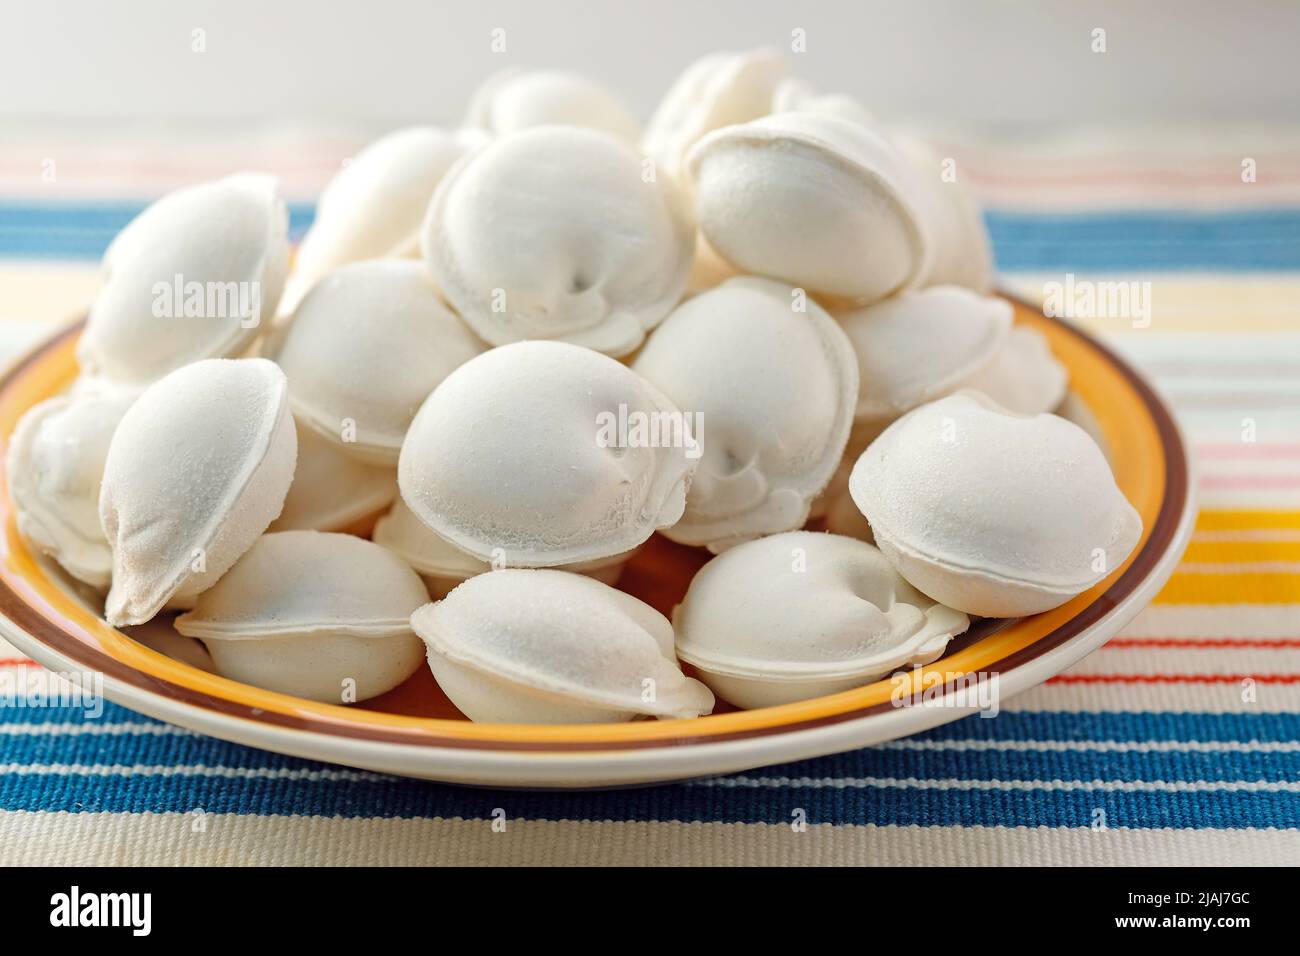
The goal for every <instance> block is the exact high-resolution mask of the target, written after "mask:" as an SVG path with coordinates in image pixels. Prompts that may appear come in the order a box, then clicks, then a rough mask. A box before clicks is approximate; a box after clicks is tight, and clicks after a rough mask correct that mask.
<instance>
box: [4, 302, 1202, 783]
mask: <svg viewBox="0 0 1300 956" xmlns="http://www.w3.org/2000/svg"><path fill="white" fill-rule="evenodd" d="M1016 320H1017V322H1021V323H1024V324H1026V325H1029V326H1032V327H1034V328H1037V329H1039V330H1041V331H1042V332H1043V333H1044V334H1045V335H1046V336H1047V337H1048V339H1049V341H1050V343H1051V346H1052V349H1053V351H1054V352H1055V354H1056V356H1057V357H1058V358H1059V359H1060V360H1061V361H1062V362H1063V363H1064V364H1065V365H1066V366H1067V367H1068V369H1069V372H1070V379H1071V389H1072V391H1071V398H1070V407H1071V408H1072V409H1073V410H1072V411H1071V412H1070V414H1071V416H1072V417H1074V418H1075V419H1076V420H1078V421H1080V422H1081V424H1084V425H1085V426H1086V427H1089V428H1090V429H1091V430H1093V431H1094V434H1097V435H1098V437H1099V438H1100V439H1101V441H1102V444H1103V447H1105V448H1106V449H1107V452H1108V454H1109V455H1110V458H1111V462H1112V465H1113V467H1114V470H1115V477H1116V480H1117V481H1118V482H1119V486H1120V488H1122V489H1123V491H1124V493H1125V495H1127V496H1128V499H1129V501H1131V502H1132V503H1133V505H1134V506H1135V507H1136V508H1137V510H1138V512H1139V513H1140V514H1141V515H1142V520H1143V524H1144V528H1145V530H1144V533H1143V539H1142V541H1141V543H1140V545H1139V547H1138V548H1137V549H1135V551H1134V553H1133V555H1132V556H1131V558H1130V559H1129V561H1128V562H1127V563H1126V564H1124V565H1123V566H1122V567H1120V568H1118V569H1117V570H1116V571H1115V572H1114V573H1113V574H1111V575H1110V577H1108V578H1106V580H1104V581H1103V582H1101V583H1100V584H1098V585H1097V586H1096V587H1094V588H1092V589H1091V590H1090V591H1087V592H1086V593H1084V594H1081V595H1079V596H1078V597H1077V598H1075V599H1074V600H1072V601H1070V602H1069V603H1068V604H1066V605H1064V606H1062V607H1060V608H1057V609H1056V610H1053V611H1049V612H1046V613H1044V614H1039V615H1035V616H1033V617H1027V618H1020V619H1017V620H1010V621H982V622H976V624H975V626H973V627H972V628H971V630H970V631H969V632H968V633H967V634H964V635H962V636H961V637H960V638H958V639H957V640H954V641H953V642H952V643H951V644H950V645H949V646H948V650H947V653H946V654H945V655H944V657H943V658H942V659H940V660H939V661H936V662H935V663H933V664H931V665H929V666H927V667H925V668H922V669H920V670H916V671H911V672H908V673H906V674H901V675H895V677H893V678H891V679H887V680H882V681H878V682H876V683H874V684H870V685H868V686H865V687H860V688H857V689H856V690H851V691H846V692H844V693H840V694H834V695H831V696H828V697H820V698H817V699H815V700H808V701H803V702H801V703H797V704H789V705H785V706H781V707H770V708H764V709H761V710H750V711H738V710H735V709H732V708H728V707H726V706H725V705H723V706H721V707H720V708H719V712H718V713H715V714H713V715H711V716H708V717H703V718H700V719H698V720H689V721H688V720H668V721H636V722H631V723H623V724H588V725H576V726H569V725H558V726H525V725H512V724H475V723H471V722H470V721H468V720H465V719H464V718H463V717H462V716H461V715H460V714H459V713H458V712H457V711H456V709H455V708H454V707H453V706H452V705H451V703H450V702H449V701H448V700H447V698H446V697H445V696H444V695H443V694H442V693H441V692H440V691H439V689H438V687H437V685H436V684H435V683H434V681H433V678H432V677H431V676H430V675H429V673H428V671H427V669H422V670H421V672H420V673H419V674H417V675H416V676H415V677H413V678H411V680H409V681H408V682H407V683H406V684H404V685H403V686H401V687H399V688H398V689H396V690H395V691H392V692H391V693H389V694H386V695H384V696H383V697H379V698H376V699H374V700H370V701H366V702H365V703H363V704H361V705H357V706H353V707H343V706H334V705H329V704H318V703H313V702H310V701H305V700H300V699H298V698H294V697H288V696H285V695H282V694H275V693H271V692H269V691H265V690H260V689H258V688H255V687H250V686H248V685H246V684H240V683H236V682H234V681H230V680H226V679H224V678H222V677H218V676H216V675H215V674H212V673H210V672H208V671H206V670H204V669H203V667H204V658H205V655H204V653H203V651H202V648H201V646H200V645H198V644H197V643H195V642H190V641H188V639H183V638H179V636H176V635H174V632H172V631H171V629H170V626H169V624H168V623H167V622H166V621H163V622H155V623H154V625H152V626H150V627H146V628H143V629H141V628H134V629H130V631H131V633H130V635H128V633H127V632H124V631H120V630H115V629H114V628H112V627H110V626H109V625H108V624H107V623H105V622H104V621H103V620H102V619H100V617H99V616H98V613H97V610H96V608H95V604H94V599H93V596H91V598H90V599H89V600H88V599H87V598H86V597H85V596H84V595H82V594H80V593H79V592H78V590H77V589H76V588H75V587H73V586H72V585H71V584H70V582H69V580H68V579H67V578H66V577H64V576H62V574H61V573H60V572H59V570H58V569H57V567H55V566H53V565H52V564H51V563H50V562H48V561H46V560H45V559H43V558H41V557H40V556H37V555H34V554H33V553H32V552H30V551H29V550H28V549H27V548H26V546H25V545H24V544H23V542H22V540H21V539H20V538H19V536H18V532H17V528H16V524H15V520H14V513H13V505H12V502H11V501H10V500H9V497H8V492H7V488H8V483H7V481H6V482H0V488H3V489H6V490H3V491H0V509H2V512H3V513H2V514H0V526H2V529H3V533H2V534H0V615H3V617H0V633H2V634H3V636H4V637H5V639H7V640H9V641H10V642H11V643H13V644H15V645H16V646H17V647H18V648H20V649H21V650H22V651H24V652H25V653H27V654H28V655H30V656H31V657H33V658H34V659H36V660H37V661H39V662H40V663H42V664H44V665H45V666H46V667H48V668H50V669H51V670H54V671H64V672H88V671H93V672H99V673H102V675H103V688H104V693H105V695H106V696H107V697H108V698H109V699H111V700H113V701H115V702H117V703H120V704H122V705H124V706H126V707H129V708H131V709H133V710H136V711H140V712H142V713H145V714H149V715H152V716H154V717H158V718H161V719H163V720H167V721H171V722H172V723H176V724H180V725H182V726H184V727H189V728H191V729H194V730H197V731H201V732H203V733H207V734H211V735H213V736H216V737H221V738H224V739H227V740H232V741H236V742H238V743H242V744H249V745H251V746H254V747H262V748H264V749H267V750H274V751H279V752H281V753H286V754H293V755H297V756H302V757H312V758H316V759H318V760H325V761H331V762H334V763H339V764H346V765H349V766H353V767H363V768H368V769H372V770H378V771H384V772H389V773H396V774H403V775H407V776H414V777H425V778H429V779H434V780H444V781H453V782H458V783H469V784H482V785H498V786H526V787H596V786H620V785H631V784H642V783H650V782H655V781H664V780H673V779H679V778H684V777H692V776H698V775H702V774H715V773H724V772H729V771H736V770H744V769H750V768H753V767H758V766H763V765H766V764H772V763H777V762H783V761H788V760H796V759H802V758H806V757H813V756H819V755H822V754H827V753H833V752H836V751H841V750H847V749H851V748H855V747H861V746H865V745H868V744H873V743H878V742H880V741H885V740H890V739H893V738H896V737H902V736H905V735H907V734H912V733H916V732H917V731H920V730H924V729H925V728H927V727H932V726H935V725H937V724H941V723H944V722H946V721H950V720H955V719H956V718H958V717H961V716H964V715H966V714H968V713H971V712H973V711H974V710H976V709H978V707H979V703H980V701H979V699H977V696H976V695H975V694H974V693H971V692H970V688H971V686H972V684H971V679H972V678H973V677H979V678H980V679H983V680H984V681H985V684H984V685H983V686H984V688H985V689H986V690H989V689H992V690H994V691H995V692H996V693H997V694H998V695H999V699H1005V698H1006V697H1009V696H1010V695H1012V694H1015V693H1018V692H1020V691H1022V690H1025V689H1026V688H1028V687H1032V686H1034V685H1035V684H1038V683H1041V682H1042V681H1044V680H1046V679H1047V678H1049V677H1051V676H1052V675H1054V674H1056V673H1058V672H1059V671H1061V670H1062V669H1064V668H1065V667H1067V666H1068V665H1070V664H1071V663H1073V662H1074V661H1076V660H1078V659H1079V658H1081V657H1083V656H1084V655H1085V654H1087V653H1088V652H1089V651H1091V650H1093V649H1094V648H1096V647H1097V646H1099V645H1100V644H1102V643H1104V642H1105V641H1106V640H1107V639H1108V638H1110V637H1111V636H1113V635H1114V634H1115V633H1116V632H1117V631H1118V630H1119V629H1120V628H1121V627H1123V626H1124V624H1126V623H1127V622H1128V621H1129V620H1130V619H1131V618H1132V617H1133V616H1134V615H1135V614H1136V613H1137V612H1138V611H1139V610H1140V609H1141V608H1142V607H1144V606H1145V605H1146V604H1147V602H1149V601H1150V600H1151V598H1152V597H1153V596H1154V595H1155V593H1156V592H1157V591H1158V590H1159V589H1160V587H1161V586H1162V585H1163V584H1164V582H1165V581H1166V580H1167V579H1168V577H1169V575H1170V574H1171V573H1172V572H1173V570H1174V567H1175V565H1176V564H1177V562H1178V559H1179V557H1180V556H1181V554H1182V551H1183V548H1184V546H1185V545H1186V543H1187V539H1188V536H1189V535H1190V533H1191V527H1192V523H1193V519H1194V508H1193V505H1192V498H1191V488H1192V485H1191V480H1190V478H1191V476H1190V465H1189V461H1188V458H1187V453H1186V449H1185V446H1184V443H1183V441H1182V438H1181V437H1180V435H1179V433H1178V429H1177V427H1176V425H1175V424H1174V420H1173V418H1172V417H1171V416H1170V414H1169V411H1168V409H1167V408H1166V407H1165V405H1164V404H1163V403H1162V402H1161V400H1160V399H1159V397H1158V396H1157V395H1156V394H1155V393H1154V392H1153V391H1152V389H1151V388H1150V386H1149V385H1148V384H1147V383H1146V382H1145V381H1144V380H1143V379H1142V378H1141V377H1140V376H1139V375H1138V374H1137V373H1135V372H1134V371H1133V370H1132V369H1131V368H1129V367H1128V366H1127V365H1126V364H1125V363H1124V362H1123V361H1121V360H1120V359H1119V358H1118V357H1116V356H1115V355H1114V354H1112V353H1111V352H1110V351H1108V350H1107V349H1106V348H1105V347H1103V346H1102V345H1100V344H1099V343H1097V342H1096V341H1095V340H1093V339H1091V338H1089V337H1088V336H1086V335H1085V334H1083V333H1081V332H1079V331H1078V330H1076V329H1073V328H1071V327H1070V326H1068V325H1066V324H1065V323H1062V322H1060V321H1057V320H1054V319H1050V318H1047V317H1045V316H1043V315H1042V314H1040V313H1039V312H1038V311H1037V310H1035V309H1033V308H1030V307H1028V306H1026V305H1024V304H1023V303H1016ZM79 332H80V327H74V328H71V329H69V330H67V331H65V332H63V333H61V334H59V335H58V336H56V337H54V338H53V339H51V340H49V341H48V342H46V343H45V344H43V345H42V346H40V347H39V348H38V349H37V350H36V351H35V352H33V353H32V354H30V355H29V356H28V357H26V358H25V359H23V360H22V361H20V362H19V363H18V364H17V365H16V366H15V367H14V368H12V369H11V370H10V371H9V372H8V374H7V375H5V377H4V378H3V379H2V380H0V435H3V436H5V437H6V440H7V438H8V436H9V435H10V434H11V433H12V432H13V429H14V426H15V424H16V423H17V421H18V419H19V418H20V417H21V416H22V414H23V412H24V411H26V410H27V409H28V408H30V407H31V406H32V405H33V404H35V403H36V402H38V401H41V400H42V399H45V398H48V397H50V396H51V395H54V394H56V393H57V392H59V391H61V390H63V389H64V388H65V387H67V385H68V384H69V383H70V382H71V381H72V380H73V378H74V377H75V376H76V373H77V365H76V359H75V357H74V348H75V344H76V339H77V335H78V334H79ZM706 558H707V554H705V553H703V552H700V551H696V550H694V549H690V548H685V547H681V546H678V545H674V544H672V543H671V542H669V541H667V540H665V539H663V538H662V537H660V536H658V535H656V536H654V537H653V538H652V539H651V540H650V541H649V542H648V543H647V544H646V546H645V547H643V548H642V549H641V550H640V551H639V552H638V553H637V555H636V556H635V557H634V558H633V560H632V561H631V562H630V563H629V565H628V566H627V568H626V570H625V571H624V574H623V577H622V578H621V579H620V582H619V585H620V587H622V588H624V589H625V590H627V591H630V592H631V593H632V594H634V595H636V596H637V597H639V598H641V599H643V600H645V601H647V602H648V603H650V604H652V605H654V606H655V607H657V608H658V609H659V610H660V611H662V612H664V613H665V614H668V613H670V612H671V610H672V606H673V605H674V604H675V603H676V602H677V601H678V600H680V598H681V597H682V595H683V594H685V592H686V587H687V584H688V583H689V582H690V579H691V576H692V575H693V574H694V572H695V571H696V570H697V569H698V568H699V567H700V566H701V565H702V564H703V563H704V561H705V560H706ZM164 651H165V652H166V653H164Z"/></svg>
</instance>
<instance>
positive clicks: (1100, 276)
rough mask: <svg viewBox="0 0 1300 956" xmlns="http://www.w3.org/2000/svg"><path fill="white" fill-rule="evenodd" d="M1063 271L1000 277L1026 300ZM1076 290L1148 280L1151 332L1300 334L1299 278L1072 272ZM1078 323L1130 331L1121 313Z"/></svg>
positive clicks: (1037, 298) (1038, 296)
mask: <svg viewBox="0 0 1300 956" xmlns="http://www.w3.org/2000/svg"><path fill="white" fill-rule="evenodd" d="M1064 275H1065V273H1064V272H1053V273H1037V272H1034V273H1028V272H1026V273H1014V274H1011V275H1004V276H1002V277H1001V281H1003V282H1004V283H1005V284H1006V286H1007V287H1008V288H1009V289H1010V290H1011V291H1013V292H1015V293H1016V294H1017V295H1020V296H1022V297H1023V298H1025V299H1027V300H1028V301H1030V302H1034V303H1040V302H1042V301H1043V300H1044V298H1045V296H1046V291H1045V289H1044V285H1045V283H1047V282H1056V283H1060V282H1062V281H1063V279H1062V277H1063V276H1064ZM1074 275H1075V283H1076V288H1079V287H1080V285H1081V284H1082V283H1087V282H1117V281H1121V282H1138V283H1147V282H1149V283H1150V286H1149V287H1148V286H1141V287H1139V288H1140V289H1149V293H1150V298H1149V303H1148V302H1147V301H1145V300H1144V301H1143V302H1142V303H1141V304H1143V305H1147V304H1149V306H1150V325H1148V326H1146V327H1145V328H1142V329H1140V330H1138V331H1141V332H1142V333H1144V334H1149V333H1152V332H1157V333H1158V332H1183V333H1185V332H1222V333H1225V334H1240V333H1256V332H1300V276H1294V275H1278V274H1272V273H1270V274H1266V275H1261V276H1251V275H1241V274H1235V273H1234V274H1224V275H1214V276H1205V277H1199V278H1192V277H1188V276H1182V275H1162V274H1159V273H1143V274H1138V273H1123V274H1120V273H1100V272H1087V273H1083V272H1080V273H1075V274H1074ZM1076 322H1077V324H1078V325H1080V326H1081V327H1083V328H1084V329H1087V330H1088V331H1089V332H1094V333H1102V334H1104V333H1114V332H1126V331H1130V330H1133V323H1132V322H1131V321H1130V320H1129V319H1126V318H1124V317H1107V318H1079V319H1076Z"/></svg>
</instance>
